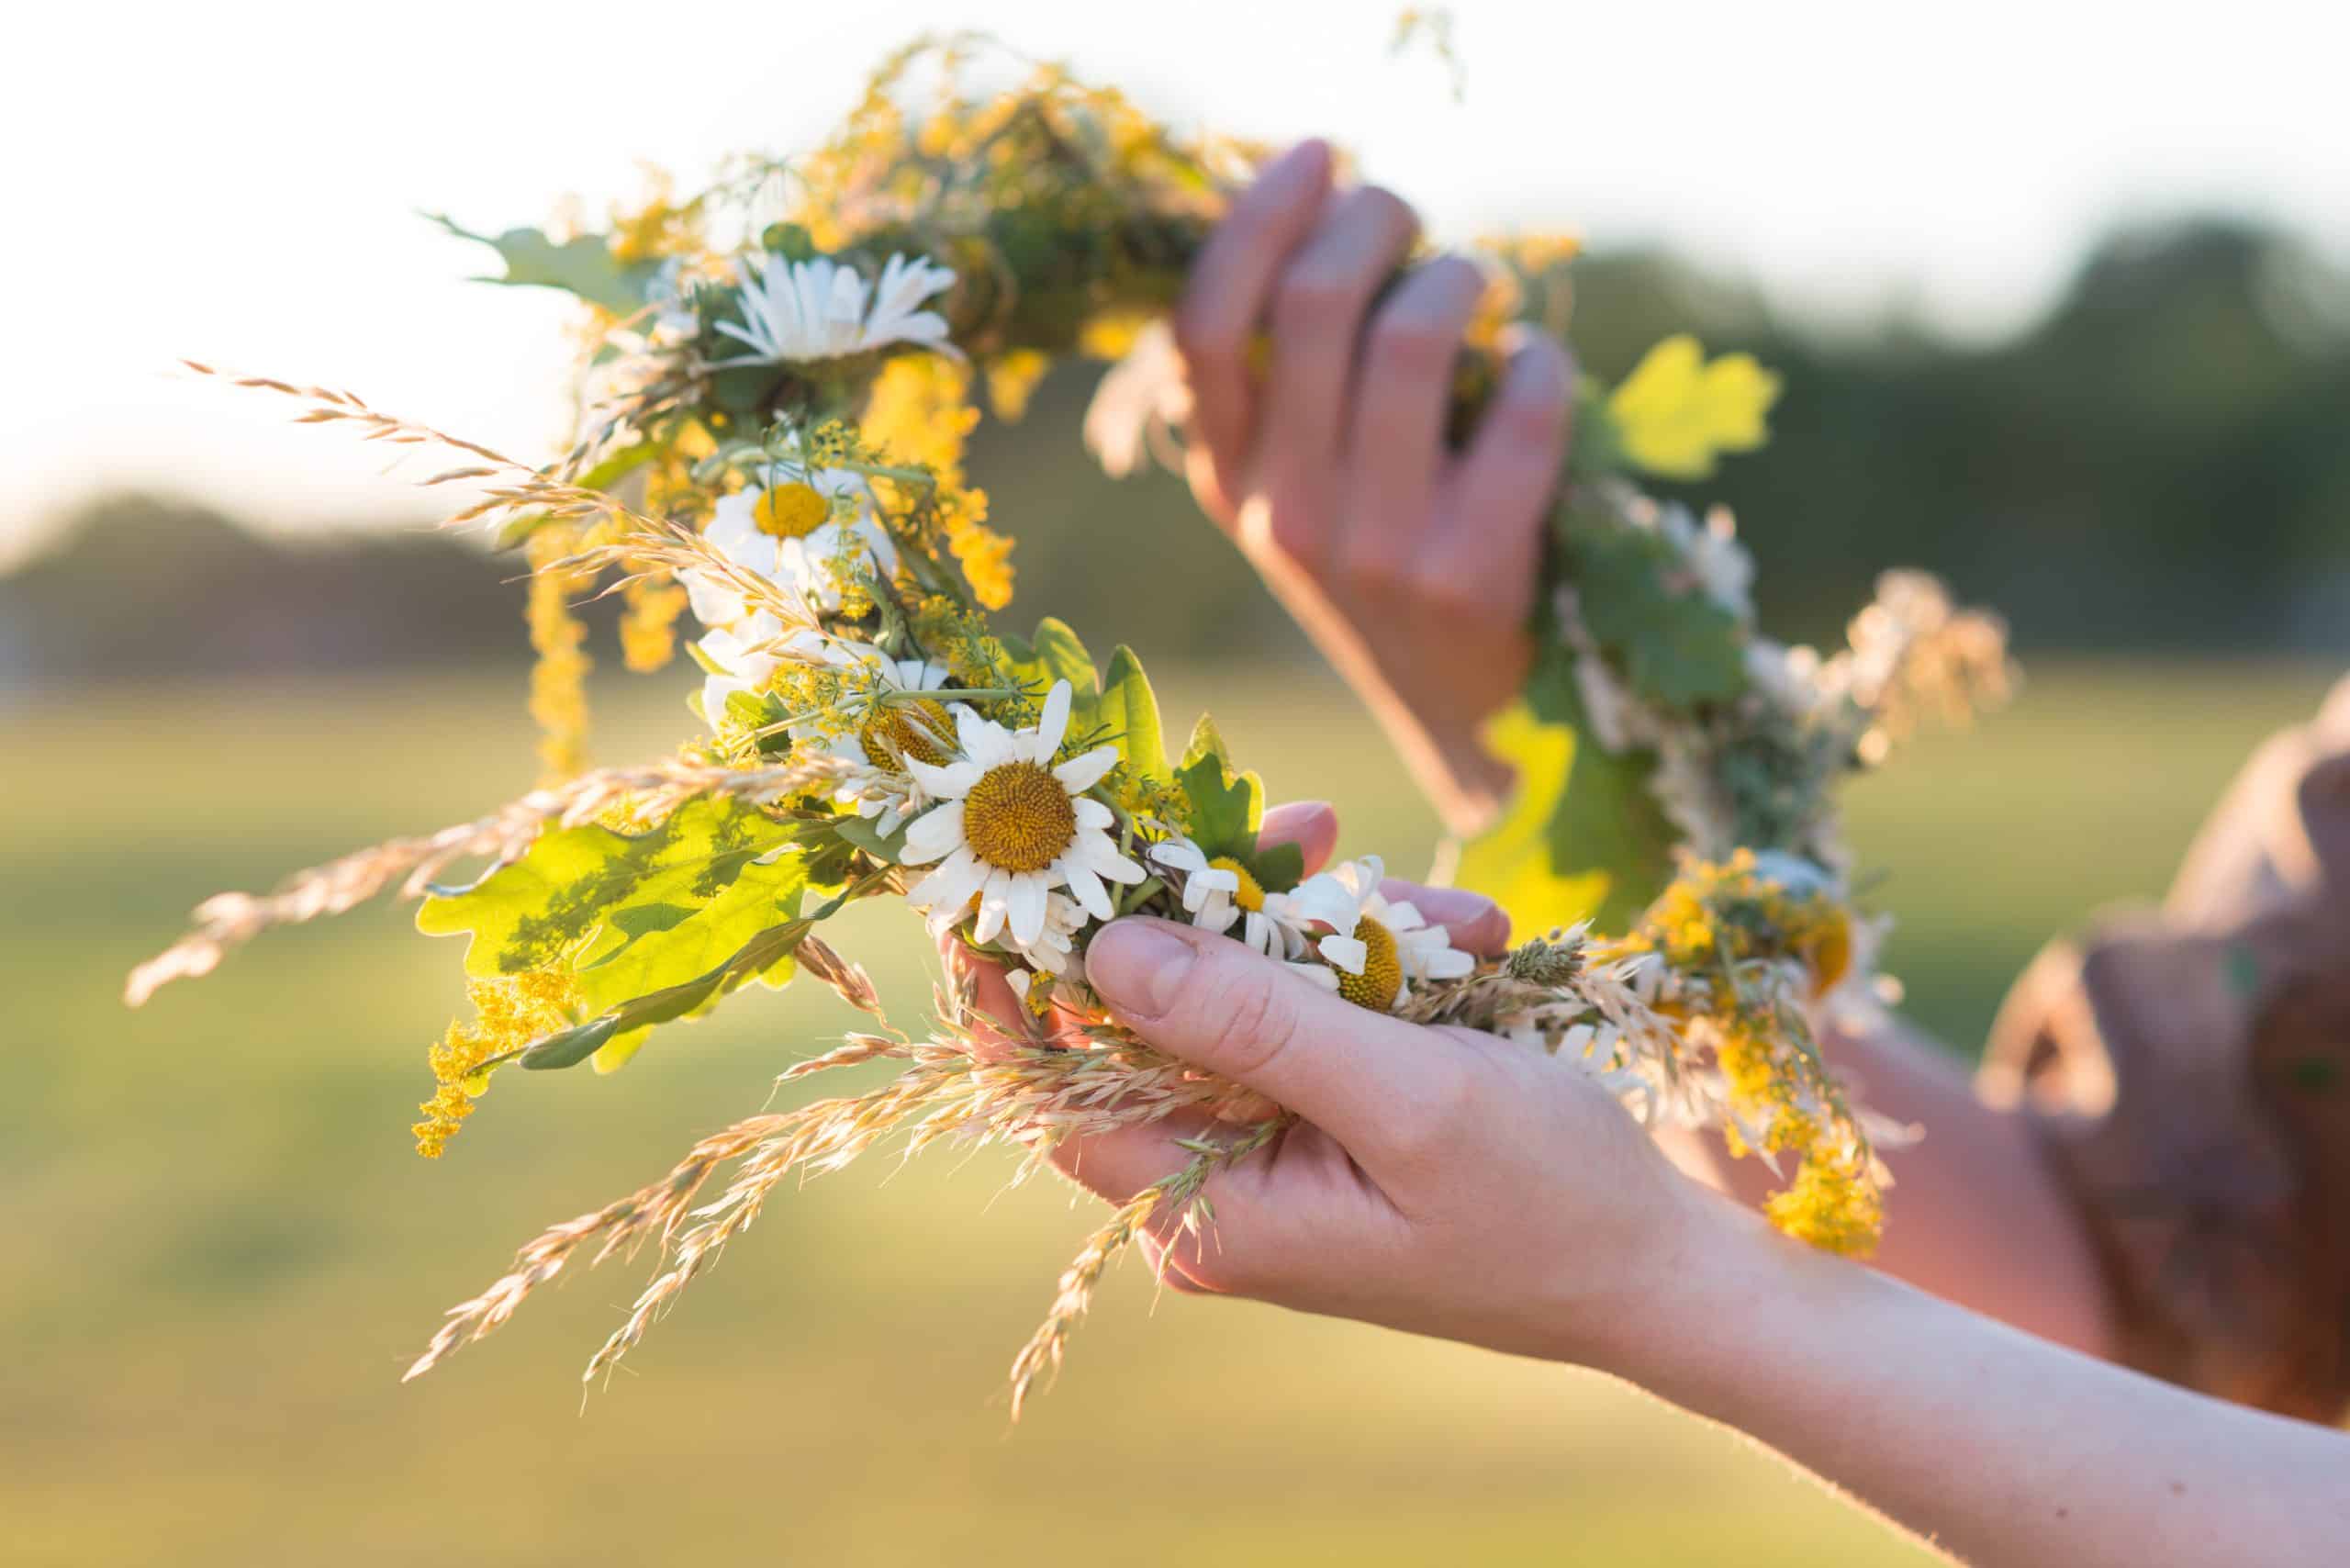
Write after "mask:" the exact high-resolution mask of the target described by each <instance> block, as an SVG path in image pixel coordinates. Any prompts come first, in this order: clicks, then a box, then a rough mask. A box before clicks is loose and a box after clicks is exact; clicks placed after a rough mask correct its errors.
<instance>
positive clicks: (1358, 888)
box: [1266, 855, 1477, 1013]
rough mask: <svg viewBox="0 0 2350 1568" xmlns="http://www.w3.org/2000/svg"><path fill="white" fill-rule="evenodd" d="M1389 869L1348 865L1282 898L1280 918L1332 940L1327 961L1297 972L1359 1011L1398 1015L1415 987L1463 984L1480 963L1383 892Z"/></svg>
mask: <svg viewBox="0 0 2350 1568" xmlns="http://www.w3.org/2000/svg"><path fill="white" fill-rule="evenodd" d="M1385 875H1386V868H1385V867H1384V866H1382V864H1381V862H1380V859H1379V857H1378V856H1376V855H1366V856H1364V857H1362V858H1361V859H1360V860H1349V861H1348V862H1347V863H1346V864H1345V865H1342V866H1340V867H1338V868H1337V869H1335V870H1330V871H1325V872H1322V873H1321V874H1320V875H1318V876H1313V877H1308V878H1307V879H1305V880H1304V881H1303V882H1301V883H1299V884H1298V887H1297V890H1296V891H1295V892H1293V893H1288V894H1280V893H1276V894H1274V895H1272V897H1271V898H1269V899H1268V900H1267V901H1266V902H1269V903H1270V902H1272V898H1278V899H1280V900H1281V906H1280V913H1281V914H1282V915H1283V916H1284V917H1285V918H1289V919H1293V920H1295V921H1297V922H1298V923H1299V924H1305V925H1320V926H1324V927H1326V928H1327V929H1328V932H1329V935H1326V936H1323V937H1320V938H1319V939H1317V940H1315V943H1314V949H1315V952H1317V953H1319V954H1320V955H1321V956H1322V958H1323V962H1322V963H1320V964H1315V963H1302V964H1296V965H1293V966H1292V967H1293V968H1295V969H1297V970H1298V971H1299V972H1301V973H1302V974H1304V976H1305V977H1306V978H1307V979H1309V980H1313V981H1314V982H1315V984H1316V985H1320V986H1325V987H1327V988H1328V989H1329V990H1332V991H1337V993H1338V994H1339V995H1340V996H1343V997H1345V998H1346V999H1347V1000H1348V1002H1353V1003H1355V1004H1356V1005H1357V1006H1359V1007H1368V1008H1370V1009H1371V1010H1372V1011H1373V1012H1376V1013H1389V1012H1393V1010H1394V1008H1395V1004H1396V1003H1397V1002H1401V1001H1403V1000H1404V997H1405V996H1407V995H1409V994H1410V993H1411V982H1412V981H1414V980H1421V981H1427V980H1459V979H1460V978H1461V977H1462V976H1464V975H1467V974H1471V973H1472V972H1474V971H1475V969H1476V968H1477V960H1476V959H1475V958H1472V957H1471V956H1470V955H1468V954H1467V953H1464V952H1461V951H1460V949H1459V948H1457V947H1455V946H1453V945H1452V939H1451V937H1450V936H1449V935H1448V934H1447V933H1446V931H1445V929H1444V927H1443V926H1441V925H1430V924H1428V922H1427V917H1426V916H1424V915H1423V914H1421V913H1420V912H1419V910H1418V909H1417V908H1416V907H1415V906H1414V905H1413V904H1412V903H1411V902H1408V901H1405V900H1394V901H1390V900H1389V899H1388V898H1387V897H1386V895H1384V894H1383V893H1382V892H1381V891H1380V890H1379V884H1380V882H1381V880H1382V879H1383V878H1384V876H1385Z"/></svg>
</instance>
